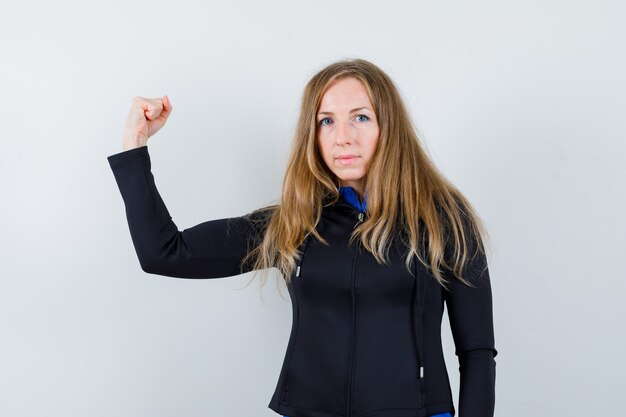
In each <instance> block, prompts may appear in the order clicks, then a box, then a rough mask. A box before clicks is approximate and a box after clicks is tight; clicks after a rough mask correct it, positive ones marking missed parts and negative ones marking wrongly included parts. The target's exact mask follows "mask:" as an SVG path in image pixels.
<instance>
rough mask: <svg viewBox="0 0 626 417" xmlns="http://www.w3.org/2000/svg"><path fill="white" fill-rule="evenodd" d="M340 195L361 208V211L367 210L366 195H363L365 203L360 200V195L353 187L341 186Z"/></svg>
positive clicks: (358, 208)
mask: <svg viewBox="0 0 626 417" xmlns="http://www.w3.org/2000/svg"><path fill="white" fill-rule="evenodd" d="M339 195H340V196H342V197H343V198H344V199H345V200H346V201H347V202H348V203H350V205H351V206H353V207H354V208H356V209H357V210H359V211H360V212H361V213H363V212H365V209H366V208H367V201H366V198H365V195H364V196H363V203H361V201H359V195H358V194H357V193H356V191H354V188H352V187H339Z"/></svg>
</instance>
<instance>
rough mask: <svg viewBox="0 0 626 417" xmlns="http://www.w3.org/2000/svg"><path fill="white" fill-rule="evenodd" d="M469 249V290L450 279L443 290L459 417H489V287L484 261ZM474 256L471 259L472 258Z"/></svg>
mask: <svg viewBox="0 0 626 417" xmlns="http://www.w3.org/2000/svg"><path fill="white" fill-rule="evenodd" d="M470 240H471V241H472V242H474V243H473V244H470V245H468V247H469V251H468V257H469V261H468V263H467V264H466V266H465V268H464V270H463V271H464V275H463V277H464V278H465V279H467V280H468V281H470V282H471V283H472V284H473V285H474V287H468V286H467V285H465V284H463V283H462V282H461V281H459V280H458V279H457V278H455V277H454V276H452V275H450V276H449V280H450V290H449V291H447V290H444V297H445V301H446V306H447V309H448V318H449V320H450V328H451V330H452V337H453V339H454V344H455V348H456V350H455V354H456V355H457V357H458V359H459V371H460V379H461V383H460V385H461V386H460V390H459V391H460V392H459V417H492V416H493V412H494V408H495V384H496V361H495V359H494V358H495V357H496V355H497V354H498V351H497V350H496V348H495V338H494V330H493V311H492V297H491V283H490V278H489V269H488V268H487V260H486V257H485V255H484V254H483V253H482V252H476V254H475V255H474V252H475V250H476V239H470ZM472 256H473V257H472Z"/></svg>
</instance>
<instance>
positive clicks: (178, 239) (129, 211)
mask: <svg viewBox="0 0 626 417" xmlns="http://www.w3.org/2000/svg"><path fill="white" fill-rule="evenodd" d="M107 159H108V161H109V165H110V167H111V169H112V171H113V174H114V176H115V180H116V182H117V185H118V188H119V190H120V192H121V194H122V198H123V200H124V205H125V207H126V218H127V220H128V227H129V229H130V235H131V237H132V241H133V244H134V246H135V251H136V252H137V257H138V258H139V263H140V264H141V268H142V269H143V270H144V271H145V272H148V273H151V274H157V275H165V276H170V277H177V278H222V277H228V276H234V275H239V274H241V273H242V272H247V271H248V270H249V269H248V268H244V269H243V271H242V270H240V263H241V261H242V259H243V257H244V255H245V254H246V252H247V250H248V249H249V245H251V244H252V242H253V241H255V239H258V237H259V233H260V231H259V230H258V228H257V227H255V226H253V225H252V223H251V221H250V220H249V219H248V218H247V216H241V217H232V218H224V219H217V220H211V221H207V222H204V223H200V224H198V225H196V226H193V227H190V228H188V229H185V230H183V231H179V230H178V227H177V226H176V224H175V223H174V222H173V221H172V217H171V216H170V214H169V212H168V210H167V207H166V206H165V204H164V202H163V200H162V199H161V196H160V195H159V192H158V190H157V188H156V185H155V182H154V177H153V175H152V172H151V162H150V155H149V153H148V147H147V146H141V147H137V148H133V149H130V150H126V151H123V152H120V153H117V154H114V155H111V156H109V157H107Z"/></svg>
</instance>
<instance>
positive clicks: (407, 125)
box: [108, 59, 497, 417]
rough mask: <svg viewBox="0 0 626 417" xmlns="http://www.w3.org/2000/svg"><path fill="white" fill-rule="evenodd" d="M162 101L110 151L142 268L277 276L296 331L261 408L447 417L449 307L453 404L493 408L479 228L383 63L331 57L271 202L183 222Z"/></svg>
mask: <svg viewBox="0 0 626 417" xmlns="http://www.w3.org/2000/svg"><path fill="white" fill-rule="evenodd" d="M171 111H172V105H171V103H170V102H169V99H168V97H167V96H164V97H163V98H162V99H145V98H141V97H137V98H135V101H134V104H133V107H132V109H131V111H130V113H129V117H128V121H127V126H126V130H125V137H124V151H123V152H120V153H118V154H114V155H111V156H109V157H108V159H109V163H110V166H111V168H112V170H113V173H114V175H115V178H116V181H117V184H118V186H119V189H120V191H121V194H122V197H123V199H124V203H125V206H126V214H127V220H128V224H129V228H130V233H131V236H132V239H133V243H134V246H135V249H136V252H137V255H138V258H139V261H140V264H141V266H142V269H143V270H144V271H146V272H148V273H152V274H159V275H166V276H173V277H184V278H220V277H228V276H234V275H237V274H240V273H244V272H249V271H265V273H267V269H269V268H271V267H276V268H278V269H279V270H280V271H281V272H282V276H283V277H284V280H285V283H286V285H287V288H288V289H289V293H290V296H291V301H292V307H293V322H292V323H293V325H292V330H291V335H290V338H289V344H288V346H287V350H286V353H285V360H284V362H283V366H282V369H281V372H280V376H279V379H278V383H277V386H276V390H275V392H274V395H273V397H272V399H271V401H270V403H269V407H270V408H271V409H272V410H274V411H276V412H277V413H279V414H281V415H284V416H288V417H336V416H367V417H409V416H410V417H418V416H419V417H421V416H450V415H455V413H456V409H455V407H454V405H453V401H452V395H451V389H450V383H449V380H448V374H447V370H446V365H445V362H444V358H443V353H442V346H441V318H442V314H443V307H444V304H445V305H446V306H447V309H448V316H449V319H450V326H451V330H452V335H453V338H454V343H455V347H456V351H455V353H456V355H457V356H458V359H459V365H460V367H459V369H460V381H461V382H460V384H461V385H460V394H459V414H460V415H461V416H462V417H471V416H481V417H484V416H493V411H494V405H495V359H494V358H495V356H496V355H497V350H496V349H495V340H494V331H493V317H492V297H491V286H490V279H489V271H488V268H487V262H486V256H485V250H484V245H483V240H484V237H485V236H486V233H485V230H484V226H483V224H482V222H481V220H480V218H479V216H478V215H477V213H476V212H475V211H474V209H473V208H472V206H471V204H470V203H469V201H468V200H467V199H466V198H465V197H464V196H463V194H462V193H461V192H460V191H459V190H458V189H457V188H455V187H454V186H453V185H452V184H451V183H450V182H449V181H447V180H446V179H445V178H444V176H443V175H442V174H441V173H440V172H439V171H438V170H437V169H436V167H435V166H434V164H433V163H432V162H431V161H430V159H429V158H428V156H427V154H426V153H425V151H424V150H423V148H422V146H421V144H420V141H419V138H418V136H417V134H416V132H415V129H414V127H413V125H412V123H411V121H410V118H409V116H408V113H407V111H406V109H405V107H404V105H403V103H402V100H401V98H400V95H399V93H398V91H397V89H396V87H395V86H394V84H393V82H392V81H391V80H390V78H389V77H388V76H387V75H386V74H385V73H384V72H383V71H382V70H381V69H380V68H378V67H377V66H375V65H374V64H372V63H371V62H368V61H366V60H362V59H353V60H342V61H339V62H335V63H333V64H331V65H328V66H327V67H325V68H323V69H322V70H321V71H319V72H318V73H317V74H315V75H314V76H313V77H312V78H311V80H310V81H309V82H308V83H307V85H306V87H305V90H304V94H303V97H302V104H301V110H300V116H299V121H298V125H297V128H296V131H295V135H294V142H293V147H292V151H291V156H290V158H289V161H288V165H287V171H286V173H285V176H284V180H283V185H282V193H281V198H280V202H279V204H277V205H272V206H268V207H264V208H262V209H259V210H255V211H253V212H251V213H248V214H247V215H245V216H240V217H232V218H226V219H217V220H211V221H207V222H204V223H201V224H198V225H196V226H194V227H191V228H188V229H185V230H183V231H179V230H178V228H177V226H176V225H175V224H174V222H173V221H172V218H171V216H170V215H169V212H168V211H167V208H166V207H165V205H164V203H163V201H162V199H161V197H160V196H159V193H158V191H157V189H156V186H155V183H154V178H153V176H152V173H151V162H150V157H149V154H148V149H147V144H146V143H147V140H148V138H149V137H150V136H152V135H154V133H156V132H157V131H158V130H159V129H160V128H161V127H163V125H164V124H165V122H166V120H167V118H168V117H169V115H170V114H171ZM264 278H266V276H264Z"/></svg>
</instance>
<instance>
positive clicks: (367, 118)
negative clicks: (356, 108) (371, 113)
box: [356, 114, 370, 122]
mask: <svg viewBox="0 0 626 417" xmlns="http://www.w3.org/2000/svg"><path fill="white" fill-rule="evenodd" d="M356 117H357V120H358V118H359V117H364V118H365V120H363V119H361V120H362V121H364V122H367V121H368V120H369V119H370V118H369V117H367V116H366V115H364V114H359V115H357V116H356Z"/></svg>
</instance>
